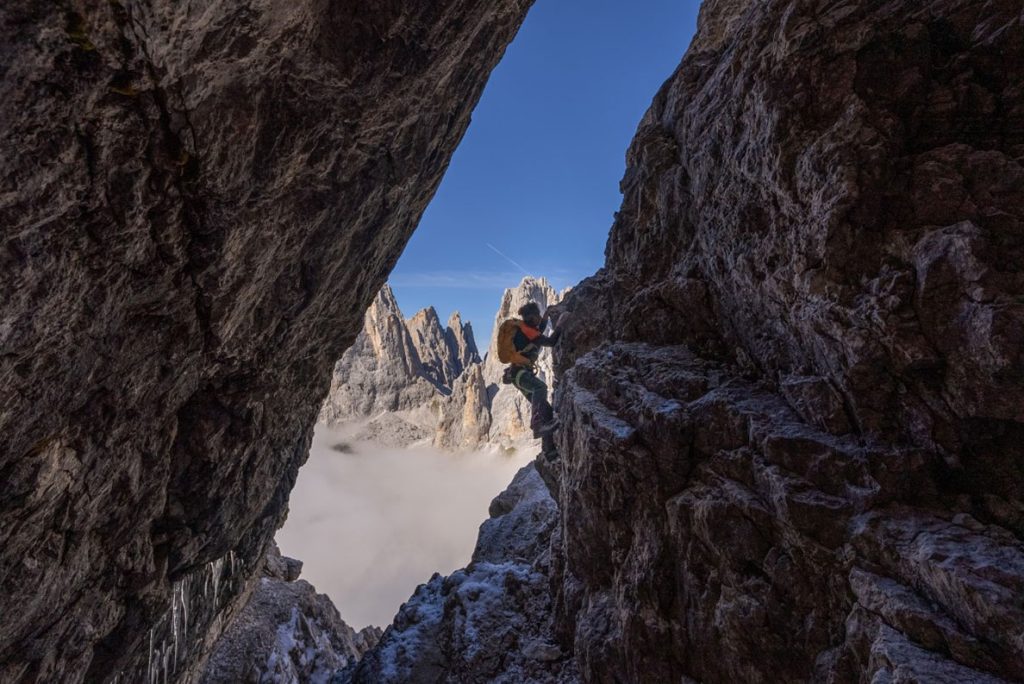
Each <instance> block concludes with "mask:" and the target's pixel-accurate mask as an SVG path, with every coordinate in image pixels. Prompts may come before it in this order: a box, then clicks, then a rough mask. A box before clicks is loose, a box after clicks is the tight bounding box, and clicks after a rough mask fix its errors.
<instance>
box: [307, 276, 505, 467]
mask: <svg viewBox="0 0 1024 684" xmlns="http://www.w3.org/2000/svg"><path fill="white" fill-rule="evenodd" d="M480 363H481V361H480V357H479V356H478V355H477V351H476V342H475V341H474V340H473V329H472V327H470V325H469V324H468V323H466V324H463V323H462V318H461V317H460V316H459V313H458V312H457V311H456V312H455V313H453V314H452V315H451V317H450V318H449V319H448V326H447V327H446V328H442V327H441V323H440V320H439V319H438V317H437V312H436V311H435V310H434V308H433V307H428V308H426V309H423V310H422V311H419V312H418V313H416V314H415V315H414V316H413V317H412V318H410V319H409V320H407V321H406V320H403V318H402V312H401V311H400V310H399V308H398V303H397V302H396V301H395V297H394V293H392V291H391V288H390V287H388V286H387V285H385V286H384V287H383V288H382V289H381V291H380V293H379V294H378V295H377V298H376V299H375V300H374V302H373V304H372V305H371V306H370V308H369V310H367V312H366V316H365V319H364V323H363V330H362V332H360V333H359V336H358V337H357V338H356V341H355V343H354V344H353V345H352V346H351V347H349V349H348V351H346V352H345V354H344V355H343V356H342V357H341V359H339V361H338V363H337V364H335V366H334V375H333V377H332V379H331V390H330V392H329V393H328V395H327V399H326V400H324V405H323V407H322V409H321V411H320V420H321V421H323V422H324V423H326V424H328V425H333V426H340V425H343V424H346V423H350V422H352V421H356V420H359V419H360V418H367V417H373V419H372V420H371V421H370V422H369V423H368V424H367V426H366V427H365V429H363V430H362V431H361V432H360V433H359V434H358V435H356V437H357V438H358V439H368V440H370V441H374V442H377V443H379V444H386V445H389V446H407V445H408V444H410V443H412V442H415V441H418V440H420V439H423V438H426V437H429V436H431V435H435V433H436V435H435V437H434V443H435V444H436V445H437V446H440V447H442V448H451V449H463V448H466V449H469V448H474V447H476V446H477V445H478V444H480V443H481V442H485V441H487V430H488V428H489V427H490V424H491V423H490V413H489V407H488V404H487V392H486V391H477V386H478V385H479V384H480V383H482V377H481V375H480V369H479V366H480Z"/></svg>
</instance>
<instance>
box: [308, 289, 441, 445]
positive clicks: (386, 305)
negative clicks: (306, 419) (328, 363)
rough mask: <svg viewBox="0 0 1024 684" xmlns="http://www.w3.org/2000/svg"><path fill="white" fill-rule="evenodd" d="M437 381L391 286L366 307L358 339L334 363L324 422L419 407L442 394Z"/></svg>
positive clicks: (351, 419)
mask: <svg viewBox="0 0 1024 684" xmlns="http://www.w3.org/2000/svg"><path fill="white" fill-rule="evenodd" d="M434 380H435V379H434V377H433V375H432V374H431V372H430V371H429V370H428V369H426V368H425V367H424V366H423V363H422V361H421V360H420V350H419V349H418V348H417V346H416V345H415V344H414V343H413V339H412V336H411V335H410V331H409V329H408V327H407V326H406V323H405V320H404V319H403V318H402V312H401V311H400V310H399V308H398V302H396V301H395V296H394V294H393V293H392V292H391V288H390V287H388V286H387V285H385V286H384V287H383V288H381V291H380V292H379V293H378V294H377V297H376V298H375V299H374V300H373V303H372V304H371V305H370V308H369V309H367V311H366V315H365V317H364V322H363V329H362V331H361V332H360V333H359V336H358V337H356V340H355V342H354V343H353V345H352V346H351V347H349V348H348V349H347V350H346V351H345V353H344V355H342V357H341V358H340V359H339V360H338V362H337V363H336V364H335V365H334V372H333V375H332V376H331V389H330V392H328V394H327V398H326V399H325V400H324V404H323V407H322V408H321V409H320V420H321V421H323V422H324V423H326V424H328V425H342V424H345V423H348V422H351V421H353V420H355V419H358V418H363V417H368V416H376V415H379V414H381V413H385V412H395V411H403V410H409V409H415V408H419V407H421V406H423V405H426V404H428V403H429V402H430V401H431V400H432V399H434V398H435V397H436V396H437V394H438V392H437V387H436V385H435V384H434Z"/></svg>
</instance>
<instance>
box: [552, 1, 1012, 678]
mask: <svg viewBox="0 0 1024 684" xmlns="http://www.w3.org/2000/svg"><path fill="white" fill-rule="evenodd" d="M1022 19H1024V17H1022V14H1021V8H1020V3H1019V2H1016V1H1000V0H991V1H986V2H976V1H973V0H936V1H935V2H928V3H902V2H866V1H862V2H854V1H840V2H829V3H822V2H816V1H812V0H790V1H785V2H769V3H753V2H743V1H739V0H717V1H715V2H707V3H705V5H704V8H703V10H702V13H701V21H700V28H699V30H698V35H697V37H696V38H695V40H694V42H693V45H692V46H691V48H690V50H689V52H688V53H687V55H686V56H685V58H684V60H683V62H682V64H681V66H680V67H679V69H678V70H677V71H676V73H675V74H674V75H673V76H672V78H671V79H670V80H669V81H668V82H667V83H666V84H665V86H664V87H663V88H662V89H661V91H660V92H659V94H658V95H657V97H656V98H655V100H654V103H653V105H652V107H651V109H650V110H649V112H648V113H647V115H646V116H645V117H644V119H643V121H642V122H641V125H640V127H639V129H638V131H637V135H636V138H635V140H634V142H633V144H632V146H631V148H630V151H629V154H628V157H627V163H628V169H627V172H626V175H625V178H624V180H623V182H622V191H623V195H624V201H623V205H622V209H621V210H620V212H619V213H618V215H617V217H616V221H615V224H614V226H613V228H612V232H611V235H610V238H609V241H608V246H607V250H606V256H607V263H606V266H605V268H604V269H602V271H600V272H599V273H598V274H597V275H596V276H594V277H593V278H590V279H588V280H586V281H584V282H583V283H581V284H580V286H578V287H577V288H575V289H574V291H573V292H572V293H571V294H570V295H569V297H568V298H567V300H566V301H565V302H564V303H563V304H562V305H561V306H560V308H561V309H562V310H563V313H565V314H566V315H564V317H563V318H562V319H561V320H560V327H561V328H562V330H563V335H564V337H563V341H562V343H561V345H560V349H559V350H558V353H557V354H556V356H557V358H556V365H557V368H558V369H559V370H560V371H561V372H563V373H564V376H563V377H562V378H561V384H560V390H559V397H558V401H557V411H558V413H559V416H560V417H561V419H562V422H563V428H562V430H561V432H560V433H559V435H558V444H559V449H560V452H561V454H562V461H561V463H560V464H559V467H558V468H557V470H556V471H555V472H554V473H553V478H552V484H553V487H554V488H555V490H556V492H557V494H558V497H557V498H558V500H559V505H560V510H561V518H562V523H561V524H562V528H563V530H564V536H563V537H561V538H558V539H556V540H555V544H556V547H558V546H559V545H560V548H556V557H557V558H558V561H557V563H556V564H555V575H554V581H555V585H556V591H557V593H558V601H557V607H558V611H559V619H558V625H559V630H560V634H561V636H562V638H563V639H564V640H565V643H572V644H573V645H574V650H575V654H576V657H577V659H578V662H579V666H580V670H581V673H582V675H583V677H584V678H585V679H586V680H588V681H594V682H614V681H680V680H683V681H689V679H687V678H690V679H696V680H698V681H701V682H708V683H710V682H737V681H742V682H778V681H787V682H799V681H815V682H865V683H866V682H925V681H927V682H967V681H971V682H974V681H977V682H992V681H1019V680H1024V666H1022V663H1024V606H1022V604H1021V600H1020V597H1021V596H1022V595H1024V593H1022V592H1024V544H1022V539H1024V499H1022V496H1021V492H1022V491H1024V488H1022V484H1024V401H1022V399H1024V396H1022V395H1024V344H1022V342H1024V334H1022V333H1024V273H1022V271H1021V266H1022V264H1024V26H1022Z"/></svg>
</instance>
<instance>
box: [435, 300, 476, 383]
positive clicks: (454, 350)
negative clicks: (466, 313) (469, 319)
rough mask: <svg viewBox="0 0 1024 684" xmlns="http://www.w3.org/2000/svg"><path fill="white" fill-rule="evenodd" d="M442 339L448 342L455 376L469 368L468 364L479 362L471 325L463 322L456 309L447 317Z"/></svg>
mask: <svg viewBox="0 0 1024 684" xmlns="http://www.w3.org/2000/svg"><path fill="white" fill-rule="evenodd" d="M444 339H445V342H446V343H447V344H448V355H449V357H450V358H451V359H453V360H454V363H455V369H454V372H455V376H456V377H458V376H459V375H461V374H462V371H464V370H466V369H467V368H469V366H470V364H473V363H479V361H480V352H479V351H477V348H476V340H475V339H474V337H473V325H472V324H470V323H463V322H462V317H461V316H460V315H459V312H458V311H456V312H454V313H453V314H452V315H451V316H449V317H448V326H447V327H446V328H445V331H444Z"/></svg>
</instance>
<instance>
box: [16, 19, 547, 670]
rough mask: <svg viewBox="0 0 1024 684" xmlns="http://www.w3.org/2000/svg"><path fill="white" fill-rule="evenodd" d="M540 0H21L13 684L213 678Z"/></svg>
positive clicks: (18, 37) (18, 34)
mask: <svg viewBox="0 0 1024 684" xmlns="http://www.w3.org/2000/svg"><path fill="white" fill-rule="evenodd" d="M529 4H530V3H529V0H499V1H498V2H491V1H488V2H482V1H480V0H443V1H440V2H430V3H383V2H376V1H370V2H332V3H321V2H308V1H303V0H299V1H297V2H288V3H270V2H264V1H262V0H229V1H227V2H220V3H214V4H209V3H199V4H190V3H180V2H165V1H163V0H143V1H141V2H132V3H121V2H111V3H87V2H79V1H77V0H74V1H72V2H68V3H58V4H54V3H38V2H30V1H28V0H11V1H8V2H5V3H4V4H3V6H2V9H0V26H2V27H3V30H4V33H5V35H6V36H7V39H6V40H5V41H4V43H3V46H2V47H0V58H2V64H3V65H4V66H3V81H2V84H0V122H2V126H0V131H2V132H0V145H2V148H3V150H4V154H3V155H0V179H2V181H0V182H2V190H0V196H2V197H3V200H2V202H0V224H2V225H3V226H4V233H3V238H2V241H3V249H0V292H3V293H4V294H3V297H2V300H0V348H2V350H3V351H2V354H0V377H2V378H3V382H0V406H3V411H2V412H0V482H2V483H3V484H2V489H3V492H2V496H0V578H2V579H0V582H2V591H0V597H2V598H0V614H2V615H3V616H4V617H3V620H2V621H0V622H2V624H0V681H5V682H6V681H18V682H32V681H39V682H44V681H45V682H52V681H61V682H77V681H89V682H102V681H108V680H110V679H112V678H113V677H115V676H117V675H122V678H121V680H122V681H142V680H145V679H147V678H148V677H149V676H154V673H153V672H152V667H153V666H152V664H151V663H157V664H158V667H159V668H160V669H161V670H163V672H160V673H158V674H157V675H155V676H161V678H162V677H163V676H166V677H167V678H168V680H171V679H175V678H181V677H183V676H186V675H187V674H188V672H189V671H190V670H192V671H194V668H196V667H199V666H201V664H202V662H203V654H204V652H205V649H206V646H207V644H208V642H209V641H211V640H212V638H213V637H214V636H215V633H216V631H217V629H218V627H217V625H222V624H224V623H226V622H227V620H228V618H229V617H230V615H231V614H232V611H233V610H234V609H235V608H236V607H237V605H238V604H239V602H240V600H241V598H243V597H244V595H245V594H246V593H247V591H248V590H250V589H251V588H252V586H253V581H254V579H255V573H256V571H257V569H258V567H259V565H260V559H262V558H263V553H264V550H265V547H266V545H267V543H268V542H269V540H270V539H271V536H272V534H273V532H274V530H275V529H276V528H277V527H278V525H279V524H280V522H281V520H282V518H283V515H284V513H285V510H286V502H287V497H288V492H289V490H290V489H291V487H292V485H293V483H294V480H295V476H296V472H297V469H298V467H299V465H300V464H301V463H302V462H303V460H304V459H305V457H306V454H307V450H308V446H309V440H310V434H311V427H312V425H313V423H314V421H315V419H316V416H317V413H318V411H319V408H320V404H321V402H322V400H323V397H324V395H325V394H326V392H327V389H328V383H329V379H330V371H331V368H332V366H333V364H334V363H335V361H336V360H337V359H338V358H339V357H340V356H341V353H342V352H343V351H344V349H345V348H346V347H347V346H349V344H350V343H351V342H352V341H353V340H354V339H355V336H356V334H357V333H358V331H359V328H360V325H361V322H362V317H363V314H364V312H365V311H366V309H367V307H368V306H369V305H370V302H371V300H372V298H373V297H374V294H375V293H376V292H377V291H378V290H379V289H380V287H381V285H382V284H383V282H384V279H385V277H386V275H387V273H388V271H389V270H390V269H391V268H392V266H393V265H394V263H395V261H396V259H397V258H398V255H399V254H400V252H401V251H402V248H403V246H404V245H405V243H406V241H407V239H408V237H409V235H410V233H411V231H412V229H413V228H414V226H415V225H416V223H417V221H418V220H419V217H420V216H421V214H422V211H423V209H424V207H425V206H426V204H427V202H428V201H429V199H430V197H431V196H432V195H433V193H434V191H435V189H436V188H437V185H438V183H439V181H440V178H441V175H442V173H443V172H444V169H445V167H446V165H447V163H448V160H449V159H450V157H451V154H452V151H453V150H454V148H455V146H456V145H457V144H458V142H459V140H460V138H461V137H462V135H463V133H464V131H465V130H466V126H467V125H468V122H469V115H470V111H471V109H472V107H473V106H474V104H475V102H476V101H477V99H478V97H479V95H480V92H481V90H482V88H483V85H484V82H485V81H486V78H487V75H488V73H489V72H490V70H491V69H492V68H493V66H494V65H495V64H496V62H497V61H498V59H499V58H500V56H501V54H502V51H503V50H504V47H505V46H506V45H507V44H508V42H509V41H510V40H511V39H512V37H513V35H514V34H515V32H516V30H517V28H518V26H519V24H520V22H521V21H522V18H523V16H524V14H525V12H526V10H527V8H528V6H529ZM204 590H205V592H206V593H205V596H204ZM184 607H191V608H192V610H191V611H190V612H189V621H188V625H187V628H188V629H187V630H182V629H181V627H182V626H183V625H182V624H181V622H180V620H181V617H182V609H183V608H184ZM172 642H173V643H174V645H175V647H176V648H175V649H174V650H173V651H171V650H167V649H163V650H162V651H161V652H160V653H156V654H154V653H153V649H156V648H160V646H158V645H161V644H168V645H169V644H171V643H172ZM168 648H169V646H168ZM154 655H156V656H157V657H156V659H155V660H151V656H154ZM147 669H149V670H150V671H149V672H147Z"/></svg>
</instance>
